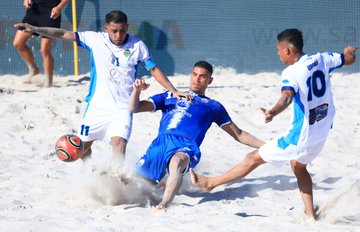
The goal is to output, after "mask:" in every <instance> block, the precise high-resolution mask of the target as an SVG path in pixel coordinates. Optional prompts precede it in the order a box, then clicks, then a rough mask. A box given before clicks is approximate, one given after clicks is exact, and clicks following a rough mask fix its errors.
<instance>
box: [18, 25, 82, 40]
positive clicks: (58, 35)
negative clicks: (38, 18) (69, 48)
mask: <svg viewBox="0 0 360 232" xmlns="http://www.w3.org/2000/svg"><path fill="white" fill-rule="evenodd" d="M14 27H16V28H18V29H21V30H23V31H25V32H29V33H37V34H39V35H44V36H47V37H50V38H54V39H64V40H71V41H76V36H75V32H72V31H67V30H64V29H61V28H54V27H35V26H32V25H30V24H28V23H17V24H15V25H14Z"/></svg>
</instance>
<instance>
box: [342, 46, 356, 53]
mask: <svg viewBox="0 0 360 232" xmlns="http://www.w3.org/2000/svg"><path fill="white" fill-rule="evenodd" d="M356 50H358V48H356V47H353V46H347V47H346V48H344V53H355V52H356Z"/></svg>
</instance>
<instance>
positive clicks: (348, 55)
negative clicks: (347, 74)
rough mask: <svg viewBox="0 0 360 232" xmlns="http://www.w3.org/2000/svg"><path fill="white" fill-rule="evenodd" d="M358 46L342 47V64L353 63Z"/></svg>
mask: <svg viewBox="0 0 360 232" xmlns="http://www.w3.org/2000/svg"><path fill="white" fill-rule="evenodd" d="M357 49H358V48H355V47H352V46H347V47H346V48H344V59H345V62H344V65H350V64H353V63H354V62H355V60H356V54H355V53H356V50H357Z"/></svg>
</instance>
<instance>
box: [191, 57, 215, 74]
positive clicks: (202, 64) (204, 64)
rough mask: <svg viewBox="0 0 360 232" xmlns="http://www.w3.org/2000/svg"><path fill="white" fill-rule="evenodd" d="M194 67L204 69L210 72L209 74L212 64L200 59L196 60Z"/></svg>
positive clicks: (211, 71) (211, 70)
mask: <svg viewBox="0 0 360 232" xmlns="http://www.w3.org/2000/svg"><path fill="white" fill-rule="evenodd" d="M195 67H199V68H204V69H206V70H207V71H208V72H209V73H210V76H211V75H212V73H213V67H212V65H211V64H210V63H208V62H206V61H203V60H200V61H198V62H196V63H195V65H194V68H195Z"/></svg>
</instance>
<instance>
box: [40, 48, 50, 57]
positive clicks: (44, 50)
mask: <svg viewBox="0 0 360 232" xmlns="http://www.w3.org/2000/svg"><path fill="white" fill-rule="evenodd" d="M41 55H42V56H43V57H48V56H51V47H48V46H42V47H41Z"/></svg>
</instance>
